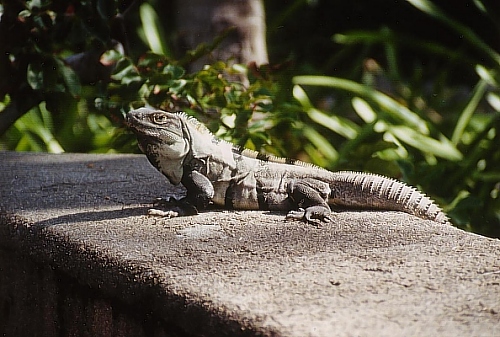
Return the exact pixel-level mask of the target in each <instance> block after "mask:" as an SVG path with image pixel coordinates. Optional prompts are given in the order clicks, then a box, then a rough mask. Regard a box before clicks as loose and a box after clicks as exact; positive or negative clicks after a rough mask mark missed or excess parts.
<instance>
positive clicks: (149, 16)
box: [139, 2, 171, 57]
mask: <svg viewBox="0 0 500 337" xmlns="http://www.w3.org/2000/svg"><path fill="white" fill-rule="evenodd" d="M139 12H140V16H141V22H142V29H143V30H144V36H145V38H146V42H147V44H148V46H149V48H150V49H151V50H152V51H153V52H154V53H156V54H160V55H165V56H168V57H170V56H171V53H170V51H169V50H168V47H167V44H166V43H165V40H164V39H163V35H162V32H163V28H162V27H161V23H160V18H159V17H158V15H157V14H156V12H155V10H154V8H153V7H152V6H151V5H150V4H148V3H147V2H145V3H143V4H142V5H141V7H140V10H139Z"/></svg>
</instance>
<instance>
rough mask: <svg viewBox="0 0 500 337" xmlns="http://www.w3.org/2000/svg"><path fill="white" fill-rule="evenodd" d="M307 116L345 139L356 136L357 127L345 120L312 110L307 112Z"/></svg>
mask: <svg viewBox="0 0 500 337" xmlns="http://www.w3.org/2000/svg"><path fill="white" fill-rule="evenodd" d="M307 115H308V116H309V118H311V120H313V121H314V122H316V123H318V124H319V125H321V126H324V127H325V128H328V129H330V130H332V131H333V132H335V133H337V134H339V135H341V136H342V137H345V138H347V139H354V138H356V136H357V135H358V131H359V127H358V126H357V125H356V124H354V123H353V122H351V121H349V120H347V119H344V118H340V117H338V116H329V115H327V114H325V113H323V112H321V111H319V110H318V109H314V108H311V109H309V110H307Z"/></svg>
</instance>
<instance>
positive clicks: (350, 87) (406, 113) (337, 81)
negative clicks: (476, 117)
mask: <svg viewBox="0 0 500 337" xmlns="http://www.w3.org/2000/svg"><path fill="white" fill-rule="evenodd" d="M293 83H295V84H299V85H313V86H324V87H331V88H336V89H342V90H346V91H350V92H352V93H354V94H356V95H358V96H361V97H363V98H365V99H368V100H371V101H373V102H375V103H377V104H378V105H379V106H380V107H381V108H382V109H383V110H384V111H385V112H387V113H388V114H389V115H391V116H392V117H394V118H396V119H398V120H400V121H402V122H403V123H404V124H406V125H408V126H410V127H413V128H415V129H416V130H418V131H419V132H421V133H422V134H429V129H428V128H427V125H426V122H425V121H424V120H423V119H422V118H420V116H418V115H417V114H416V113H414V112H413V111H411V110H410V109H408V108H407V107H406V106H404V105H402V104H400V103H399V102H397V101H396V100H394V99H392V98H391V97H389V96H387V95H385V94H383V93H381V92H380V91H377V90H375V89H372V88H370V87H368V86H366V85H363V84H359V83H356V82H354V81H350V80H346V79H342V78H338V77H329V76H295V77H294V78H293Z"/></svg>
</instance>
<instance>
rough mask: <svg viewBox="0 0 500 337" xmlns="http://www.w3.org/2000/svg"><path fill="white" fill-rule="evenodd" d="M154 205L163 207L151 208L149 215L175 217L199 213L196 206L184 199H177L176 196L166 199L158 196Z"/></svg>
mask: <svg viewBox="0 0 500 337" xmlns="http://www.w3.org/2000/svg"><path fill="white" fill-rule="evenodd" d="M153 207H160V208H162V209H156V208H152V209H149V210H148V215H152V216H159V217H164V218H175V217H178V216H185V215H196V214H198V210H197V209H196V207H195V206H193V205H192V204H190V203H189V202H187V201H185V200H184V199H180V200H176V199H174V198H170V199H168V200H166V199H163V198H157V199H156V200H155V202H154V203H153Z"/></svg>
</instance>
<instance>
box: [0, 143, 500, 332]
mask: <svg viewBox="0 0 500 337" xmlns="http://www.w3.org/2000/svg"><path fill="white" fill-rule="evenodd" d="M0 169H1V171H2V172H4V174H3V175H2V176H1V177H0V195H1V201H0V203H1V204H0V210H1V212H2V213H1V216H0V254H2V256H6V257H9V258H8V259H7V258H4V259H0V269H4V270H7V271H9V273H10V275H16V277H12V276H11V277H7V276H3V277H2V276H0V282H1V283H0V302H1V303H0V308H3V309H2V311H0V315H1V316H0V322H7V323H0V334H1V333H4V334H6V335H7V336H9V333H11V334H10V335H13V334H12V332H13V331H16V332H19V330H15V329H14V327H13V326H14V325H16V324H18V323H19V321H18V320H16V319H14V318H13V317H17V316H19V315H21V316H22V317H23V321H25V322H33V325H35V324H36V322H37V318H36V317H29V316H30V311H31V312H33V313H38V314H37V315H38V316H40V315H46V316H47V317H49V321H51V322H53V323H52V324H48V325H50V327H48V328H47V329H46V330H43V331H47V333H44V332H43V331H40V330H39V331H38V332H39V333H38V335H46V336H49V335H50V333H49V332H51V331H52V332H54V331H55V332H57V333H58V334H61V335H64V334H66V333H68V331H76V332H79V335H82V336H84V335H92V334H94V335H97V332H100V334H99V335H103V336H111V335H118V334H119V335H124V336H125V335H131V336H132V335H134V336H141V335H144V336H147V335H155V336H183V335H186V336H202V335H203V336H224V335H226V336H331V335H338V336H350V335H358V336H368V335H370V336H371V335H379V336H384V335H387V336H394V335H437V334H439V335H441V336H456V335H491V334H492V332H493V331H500V253H499V252H500V241H499V240H494V239H488V238H484V237H481V236H478V235H474V234H470V233H466V232H463V231H461V230H458V229H456V228H453V227H450V226H445V225H439V224H436V223H433V222H431V221H423V220H420V219H418V218H415V217H413V216H410V215H406V214H402V213H397V212H339V213H337V214H336V215H335V220H334V221H333V222H332V223H331V224H328V225H325V226H322V227H320V228H316V227H314V226H310V225H307V224H303V223H300V222H286V221H284V215H283V214H273V213H268V212H253V211H252V212H247V211H241V212H238V211H235V212H224V211H210V212H205V213H203V214H200V215H198V216H193V217H185V218H178V219H158V218H154V217H148V216H147V215H145V214H146V213H147V208H148V206H149V204H148V203H149V201H151V200H153V199H154V198H155V197H157V196H166V195H171V194H172V193H173V194H176V195H179V194H181V193H182V190H181V189H179V188H174V187H173V186H171V185H169V184H168V183H167V182H166V180H165V179H164V178H163V177H162V176H161V175H160V174H159V173H158V172H157V171H156V170H155V169H154V168H153V167H151V166H150V165H149V163H148V162H147V160H146V158H145V157H144V156H142V155H83V154H67V155H47V154H27V153H22V154H21V153H9V152H4V153H0ZM13 260H16V261H17V262H18V264H14V263H11V262H10V263H9V261H13ZM2 261H3V262H2ZM16 266H18V267H16ZM16 268H18V269H16ZM19 269H22V270H19ZM3 274H5V273H3ZM23 275H25V276H26V275H28V276H29V277H28V276H26V277H25V280H24V281H23V280H19V284H17V285H16V280H17V279H22V278H23ZM37 275H38V276H37ZM37 277H39V278H40V280H38V282H40V284H44V285H45V288H46V289H47V294H46V296H42V295H40V296H39V301H38V302H39V303H38V302H37V301H36V300H35V301H33V302H31V303H30V301H29V300H28V299H29V293H30V292H33V289H32V288H33V287H34V284H36V283H37V281H36V278H37ZM21 285H22V286H23V287H24V288H22V287H21ZM39 288H40V287H39V286H38V288H37V289H38V290H37V292H35V293H40V294H43V291H42V290H40V289H39ZM66 288H68V289H71V290H68V289H66ZM49 294H52V295H51V296H52V297H53V298H52V297H51V296H49ZM44 303H45V306H44V308H45V309H44V310H41V309H40V306H42V305H44ZM47 303H49V304H50V305H48V304H47ZM34 307H35V309H36V310H34V309H33V308H34ZM42 313H45V314H42ZM31 316H35V315H33V314H32V315H31ZM76 318H78V319H76ZM72 320H73V321H74V322H76V323H73V324H70V322H71V321H72ZM45 322H47V319H46V320H45ZM2 324H3V325H2ZM78 324H81V326H79V325H78ZM92 326H94V330H92ZM26 329H28V328H26ZM26 331H28V332H29V331H33V330H25V332H26ZM85 331H91V333H90V332H89V333H87V334H86V333H85ZM117 331H118V332H119V333H118V332H117Z"/></svg>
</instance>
